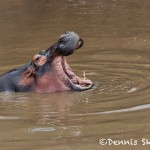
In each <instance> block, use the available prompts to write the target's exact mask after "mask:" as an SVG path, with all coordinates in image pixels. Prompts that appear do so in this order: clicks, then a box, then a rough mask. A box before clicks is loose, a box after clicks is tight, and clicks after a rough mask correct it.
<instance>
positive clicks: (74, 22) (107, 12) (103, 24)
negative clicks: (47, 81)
mask: <svg viewBox="0 0 150 150" xmlns="http://www.w3.org/2000/svg"><path fill="white" fill-rule="evenodd" d="M149 8H150V2H149V1H148V0H143V1H141V0H132V1H131V0H126V1H122V0H92V1H90V0H76V1H74V0H59V1H58V0H55V1H45V0H41V1H36V2H35V1H33V0H30V1H26V0H14V1H13V3H12V1H11V0H6V1H1V2H0V33H1V36H0V66H1V67H0V73H3V72H6V71H8V70H10V69H12V68H15V67H17V66H21V65H23V64H25V63H27V62H28V61H30V60H31V59H32V57H33V55H34V54H36V53H38V52H39V51H40V50H42V49H46V48H47V47H48V46H50V45H51V44H52V43H54V42H55V41H56V40H57V39H58V38H59V36H60V35H61V34H63V33H64V32H65V31H67V30H69V31H72V30H73V31H75V32H77V33H78V34H79V35H80V36H81V37H82V38H83V39H84V41H85V44H84V46H83V48H82V49H79V50H78V51H76V53H74V54H73V55H71V56H69V57H68V59H67V60H68V63H69V64H70V66H71V67H72V69H73V70H74V71H75V72H76V73H77V74H78V75H82V72H83V70H84V71H85V72H86V73H87V76H88V78H90V79H91V80H92V81H94V83H95V88H94V89H92V90H89V91H84V92H58V93H50V94H48V93H47V94H36V93H1V94H0V145H1V148H0V149H2V150H10V149H11V150H16V149H18V150H26V149H36V150H38V149H39V150H59V149H61V150H70V149H71V150H84V149H86V150H91V149H94V150H99V149H105V150H110V149H112V150H115V149H118V148H119V149H123V150H126V149H132V150H133V149H136V150H138V149H139V150H141V149H143V150H148V149H149V145H143V144H144V143H143V142H142V139H143V140H144V138H146V139H148V140H149V141H150V131H149V127H150V119H149V113H150V94H149V93H150V75H149V74H150V70H149V68H150V34H149V31H150V19H149V18H150V9H149ZM83 64H84V65H83ZM103 138H104V139H112V140H127V141H129V142H130V144H127V145H123V144H121V145H120V146H115V145H114V144H112V145H109V144H106V145H103V146H102V144H99V140H100V139H103ZM136 140H137V144H136ZM132 141H133V143H134V142H135V145H132Z"/></svg>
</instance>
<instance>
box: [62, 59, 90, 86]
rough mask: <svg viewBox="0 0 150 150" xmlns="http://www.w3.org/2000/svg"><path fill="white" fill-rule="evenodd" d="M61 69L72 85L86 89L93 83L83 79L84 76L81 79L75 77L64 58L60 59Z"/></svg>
mask: <svg viewBox="0 0 150 150" xmlns="http://www.w3.org/2000/svg"><path fill="white" fill-rule="evenodd" d="M61 64H62V68H63V70H64V72H65V74H66V75H67V76H68V77H69V79H70V80H71V82H72V83H73V84H74V85H80V86H82V87H86V86H89V85H93V82H92V81H91V80H89V79H87V78H86V77H85V74H83V77H78V76H77V75H75V73H74V72H73V71H72V70H71V68H70V66H69V65H68V63H67V61H66V58H65V57H64V56H63V57H62V63H61Z"/></svg>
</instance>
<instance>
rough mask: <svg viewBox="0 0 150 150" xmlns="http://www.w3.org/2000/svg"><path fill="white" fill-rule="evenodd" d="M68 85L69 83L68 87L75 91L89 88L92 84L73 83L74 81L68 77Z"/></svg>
mask: <svg viewBox="0 0 150 150" xmlns="http://www.w3.org/2000/svg"><path fill="white" fill-rule="evenodd" d="M68 85H69V87H70V89H71V90H75V91H85V90H89V89H91V88H92V87H93V85H94V84H90V85H80V84H74V83H73V82H72V81H71V80H70V79H69V83H68Z"/></svg>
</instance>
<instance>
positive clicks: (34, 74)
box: [0, 31, 93, 93]
mask: <svg viewBox="0 0 150 150" xmlns="http://www.w3.org/2000/svg"><path fill="white" fill-rule="evenodd" d="M82 45H83V40H82V39H81V38H80V37H79V36H78V35H77V34H76V33H75V32H72V31H70V32H69V31H67V32H65V33H64V34H63V35H61V36H60V38H59V39H58V40H57V42H55V43H54V44H52V46H50V47H49V48H48V49H46V50H42V51H40V52H39V53H38V54H36V55H34V56H33V59H32V61H30V62H29V63H27V64H25V65H23V66H21V67H18V68H15V69H13V70H10V71H8V72H6V73H4V74H2V75H0V92H38V93H44V92H58V91H66V90H75V91H84V90H88V89H91V88H92V86H93V82H92V81H91V80H89V79H87V78H86V76H85V73H84V74H83V77H82V78H81V77H78V76H77V75H76V74H75V73H74V72H73V71H72V70H71V68H70V66H69V65H68V63H67V61H66V56H68V55H71V54H72V53H73V52H74V51H75V50H77V49H79V48H81V47H82Z"/></svg>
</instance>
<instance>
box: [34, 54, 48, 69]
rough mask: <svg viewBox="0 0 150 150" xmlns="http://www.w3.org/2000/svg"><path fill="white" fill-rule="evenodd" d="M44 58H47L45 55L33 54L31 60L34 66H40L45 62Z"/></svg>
mask: <svg viewBox="0 0 150 150" xmlns="http://www.w3.org/2000/svg"><path fill="white" fill-rule="evenodd" d="M46 60H47V58H46V56H44V55H40V54H37V55H34V56H33V60H32V61H33V63H34V64H35V65H36V66H42V65H44V64H45V62H46Z"/></svg>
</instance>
